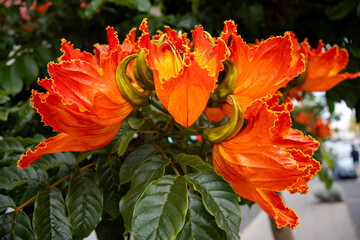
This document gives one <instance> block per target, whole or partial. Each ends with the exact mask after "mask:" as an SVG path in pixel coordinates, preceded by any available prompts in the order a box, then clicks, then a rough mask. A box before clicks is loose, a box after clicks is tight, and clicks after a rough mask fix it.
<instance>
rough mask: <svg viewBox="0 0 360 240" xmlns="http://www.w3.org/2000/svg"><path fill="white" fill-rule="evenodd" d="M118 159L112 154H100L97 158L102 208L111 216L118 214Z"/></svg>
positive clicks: (119, 164) (114, 216)
mask: <svg viewBox="0 0 360 240" xmlns="http://www.w3.org/2000/svg"><path fill="white" fill-rule="evenodd" d="M120 166H121V162H120V159H119V158H117V157H114V156H108V155H102V156H101V157H99V159H98V160H97V175H98V176H99V178H100V183H99V185H100V187H101V188H102V189H103V193H104V210H105V211H106V212H107V213H108V214H110V215H111V216H112V217H113V218H116V217H117V216H118V215H119V214H120V211H119V202H120V198H121V196H120V192H119V171H120Z"/></svg>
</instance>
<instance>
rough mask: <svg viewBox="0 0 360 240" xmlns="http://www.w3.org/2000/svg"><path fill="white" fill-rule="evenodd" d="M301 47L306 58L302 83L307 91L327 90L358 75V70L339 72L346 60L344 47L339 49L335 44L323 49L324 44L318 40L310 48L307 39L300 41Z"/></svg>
mask: <svg viewBox="0 0 360 240" xmlns="http://www.w3.org/2000/svg"><path fill="white" fill-rule="evenodd" d="M301 47H302V49H303V50H304V51H305V53H306V58H307V68H306V77H305V80H304V83H303V85H302V88H303V89H304V90H305V91H307V92H321V91H327V90H329V89H331V88H333V87H334V86H335V85H337V84H338V83H340V82H342V81H344V80H346V79H350V78H356V77H359V76H360V72H357V73H347V72H346V73H342V74H339V72H340V71H341V70H343V69H344V68H345V67H346V65H347V62H348V58H349V56H348V52H347V51H346V49H339V48H338V46H336V45H335V46H333V47H332V48H330V49H328V50H326V51H324V44H323V42H322V41H319V44H318V46H317V48H316V49H314V50H311V48H310V45H309V43H308V40H307V39H305V40H304V41H303V42H302V43H301Z"/></svg>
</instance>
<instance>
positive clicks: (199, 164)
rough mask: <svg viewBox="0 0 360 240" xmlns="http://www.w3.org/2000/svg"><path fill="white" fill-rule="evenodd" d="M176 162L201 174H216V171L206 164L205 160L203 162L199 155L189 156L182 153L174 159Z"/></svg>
mask: <svg viewBox="0 0 360 240" xmlns="http://www.w3.org/2000/svg"><path fill="white" fill-rule="evenodd" d="M174 160H175V161H176V162H179V163H183V164H185V165H187V166H189V167H192V168H194V169H196V170H198V171H200V172H209V173H215V169H214V168H213V167H212V166H210V165H209V164H208V163H205V162H204V161H203V160H201V158H200V157H199V156H197V155H187V154H185V153H180V154H179V155H176V156H175V157H174Z"/></svg>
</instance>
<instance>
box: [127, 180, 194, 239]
mask: <svg viewBox="0 0 360 240" xmlns="http://www.w3.org/2000/svg"><path fill="white" fill-rule="evenodd" d="M187 193H188V191H187V184H186V179H185V178H184V177H176V176H173V175H167V176H164V177H162V178H160V179H159V180H157V181H154V182H152V183H150V184H149V185H148V187H147V188H146V189H145V191H144V193H143V194H142V195H141V197H140V199H139V200H138V202H137V203H136V205H135V208H134V216H133V221H132V233H133V236H134V239H135V240H142V239H174V238H175V237H176V235H177V233H178V232H179V231H180V230H181V229H182V227H183V226H184V223H185V215H186V211H187V206H188V196H187Z"/></svg>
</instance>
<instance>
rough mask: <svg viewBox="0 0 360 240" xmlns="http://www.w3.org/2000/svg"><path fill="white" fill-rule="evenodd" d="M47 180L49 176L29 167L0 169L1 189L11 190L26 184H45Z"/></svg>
mask: <svg viewBox="0 0 360 240" xmlns="http://www.w3.org/2000/svg"><path fill="white" fill-rule="evenodd" d="M46 180H47V174H46V172H45V171H43V170H41V169H36V170H35V169H34V168H33V167H31V166H30V167H28V168H26V169H22V168H19V167H18V166H15V165H13V166H9V167H3V168H0V189H6V190H11V189H13V188H14V187H16V186H19V185H21V184H24V183H28V184H44V183H45V182H46Z"/></svg>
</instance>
